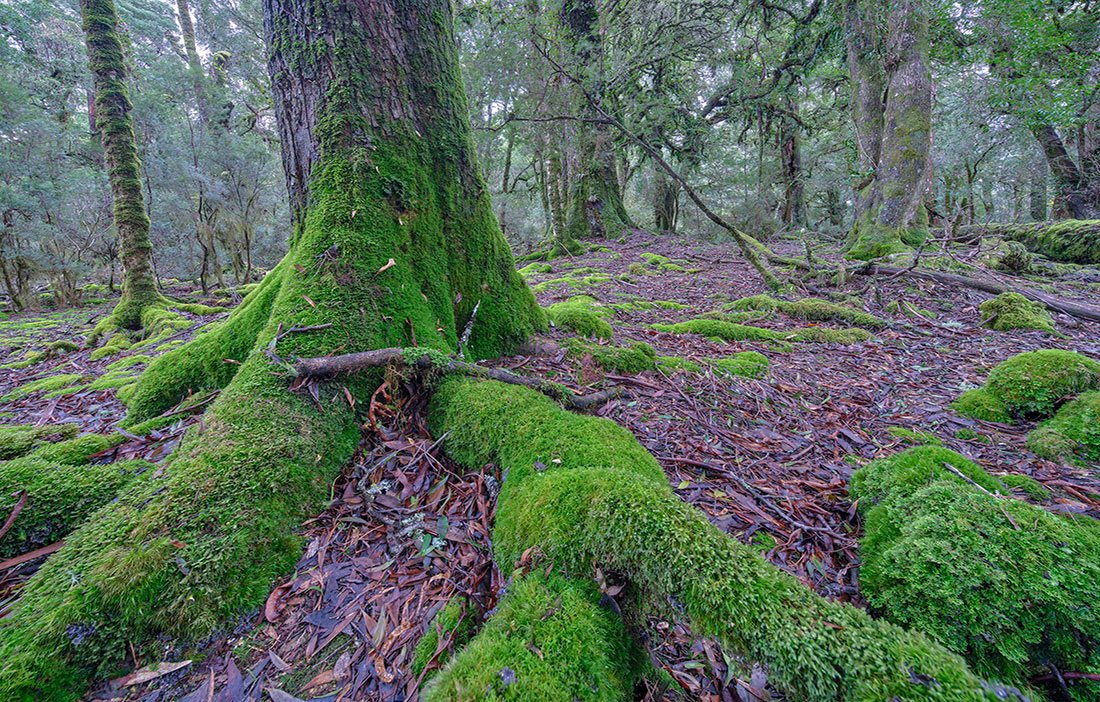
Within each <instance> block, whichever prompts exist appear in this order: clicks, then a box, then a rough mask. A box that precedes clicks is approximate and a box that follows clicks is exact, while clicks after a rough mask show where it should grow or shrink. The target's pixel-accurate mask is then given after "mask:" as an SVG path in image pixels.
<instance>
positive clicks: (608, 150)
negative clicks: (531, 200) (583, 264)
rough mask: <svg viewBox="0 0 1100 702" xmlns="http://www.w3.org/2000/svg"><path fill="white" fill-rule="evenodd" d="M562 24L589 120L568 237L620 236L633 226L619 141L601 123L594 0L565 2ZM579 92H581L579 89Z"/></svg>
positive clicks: (581, 130) (583, 128) (581, 137)
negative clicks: (619, 168)
mask: <svg viewBox="0 0 1100 702" xmlns="http://www.w3.org/2000/svg"><path fill="white" fill-rule="evenodd" d="M560 16H561V23H562V26H563V28H564V31H565V35H566V38H567V42H568V44H569V47H570V54H571V55H570V63H571V65H573V66H574V67H575V68H576V71H577V72H578V74H579V75H580V76H581V78H582V80H581V82H582V84H583V86H584V87H583V91H584V92H586V93H587V96H586V95H583V94H579V95H578V96H577V99H578V108H579V113H580V114H581V115H583V116H584V117H586V118H589V121H582V122H578V125H577V141H578V143H577V150H578V152H579V154H578V155H579V160H580V166H581V168H580V173H578V174H577V175H576V177H575V178H573V182H572V183H571V184H570V193H569V205H568V220H567V222H566V235H567V237H568V238H570V239H582V238H585V237H600V238H602V237H617V236H619V235H620V234H622V232H623V230H624V229H630V228H632V227H633V226H634V225H633V223H632V222H631V220H630V216H629V215H628V214H627V213H626V207H625V206H624V205H623V196H622V191H621V189H620V188H619V179H618V176H617V175H616V172H615V140H614V134H613V132H612V129H611V125H608V124H605V123H603V121H602V120H599V119H598V109H597V108H598V107H600V105H595V106H594V105H591V104H589V99H592V100H596V101H602V100H603V98H604V94H603V93H604V87H603V61H604V50H603V38H602V33H601V31H600V27H599V21H600V18H599V11H598V9H597V5H596V2H595V0H564V1H563V2H562V5H561V13H560ZM577 92H578V93H580V92H581V91H580V90H578V91H577Z"/></svg>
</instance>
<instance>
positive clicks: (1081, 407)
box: [1027, 391, 1100, 461]
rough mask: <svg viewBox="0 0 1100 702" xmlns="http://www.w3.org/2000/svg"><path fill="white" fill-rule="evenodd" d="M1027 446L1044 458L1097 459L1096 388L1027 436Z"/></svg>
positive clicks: (1099, 394)
mask: <svg viewBox="0 0 1100 702" xmlns="http://www.w3.org/2000/svg"><path fill="white" fill-rule="evenodd" d="M1027 446H1028V448H1029V449H1031V450H1032V451H1034V452H1035V453H1037V454H1039V455H1040V456H1045V457H1047V458H1077V459H1081V460H1085V461H1100V391H1093V392H1086V393H1083V394H1082V395H1081V396H1080V397H1078V398H1077V399H1075V400H1072V401H1070V402H1067V403H1066V404H1064V405H1062V408H1061V409H1059V410H1058V413H1057V414H1055V415H1054V417H1052V418H1051V419H1049V420H1047V421H1045V422H1043V423H1042V424H1040V425H1039V426H1038V427H1036V428H1035V429H1034V430H1033V431H1032V432H1031V433H1030V434H1028V436H1027Z"/></svg>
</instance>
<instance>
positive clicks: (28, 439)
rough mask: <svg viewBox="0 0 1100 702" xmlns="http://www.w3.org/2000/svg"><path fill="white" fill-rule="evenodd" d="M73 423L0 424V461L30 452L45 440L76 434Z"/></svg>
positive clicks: (58, 439)
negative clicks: (40, 424)
mask: <svg viewBox="0 0 1100 702" xmlns="http://www.w3.org/2000/svg"><path fill="white" fill-rule="evenodd" d="M77 431H78V427H77V426H76V425H75V424H46V425H45V426H41V427H36V426H32V425H30V424H12V425H8V426H0V461H6V460H8V459H10V458H18V457H19V456H23V455H25V454H28V453H30V452H31V451H33V450H34V448H35V447H36V446H38V445H40V444H41V443H42V442H45V441H60V440H61V439H66V438H71V437H73V436H76V432H77Z"/></svg>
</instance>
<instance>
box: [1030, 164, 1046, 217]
mask: <svg viewBox="0 0 1100 702" xmlns="http://www.w3.org/2000/svg"><path fill="white" fill-rule="evenodd" d="M1028 201H1029V202H1028V213H1029V214H1030V215H1031V221H1032V222H1045V221H1046V219H1047V163H1046V161H1039V163H1037V164H1036V166H1035V167H1034V168H1033V169H1032V172H1031V190H1030V192H1029V195H1028Z"/></svg>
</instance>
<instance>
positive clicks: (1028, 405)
mask: <svg viewBox="0 0 1100 702" xmlns="http://www.w3.org/2000/svg"><path fill="white" fill-rule="evenodd" d="M1098 387H1100V362H1097V361H1095V360H1093V359H1091V358H1089V357H1088V356H1085V355H1084V354H1080V353H1075V352H1073V351H1063V350H1061V349H1043V350H1041V351H1029V352H1026V353H1021V354H1017V355H1016V356H1013V357H1012V358H1009V359H1006V360H1004V361H1002V362H1001V363H998V364H997V365H996V367H994V368H993V370H991V371H990V372H989V378H988V379H987V380H986V383H985V388H986V389H987V390H988V391H989V393H991V394H992V395H993V396H995V397H997V398H998V399H1000V400H1001V401H1002V402H1004V404H1005V407H1007V408H1008V411H1009V412H1010V413H1011V414H1013V415H1017V416H1023V417H1031V416H1039V417H1044V416H1049V415H1051V414H1053V412H1054V409H1055V408H1056V407H1057V406H1058V405H1059V404H1060V403H1061V402H1062V401H1063V400H1065V399H1067V398H1069V397H1072V396H1073V395H1076V394H1077V393H1079V392H1083V391H1085V390H1092V389H1094V388H1098Z"/></svg>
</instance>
